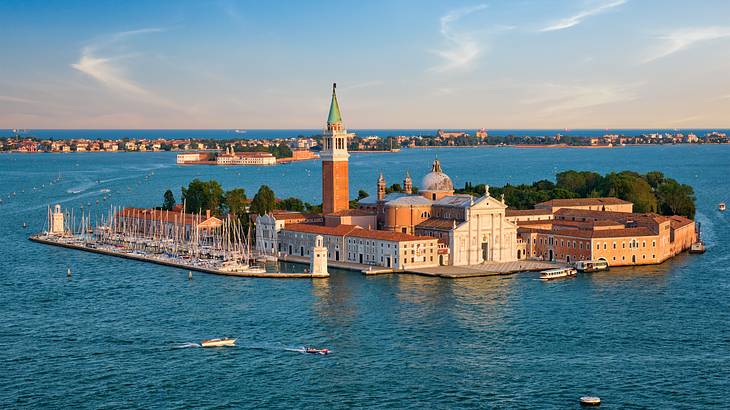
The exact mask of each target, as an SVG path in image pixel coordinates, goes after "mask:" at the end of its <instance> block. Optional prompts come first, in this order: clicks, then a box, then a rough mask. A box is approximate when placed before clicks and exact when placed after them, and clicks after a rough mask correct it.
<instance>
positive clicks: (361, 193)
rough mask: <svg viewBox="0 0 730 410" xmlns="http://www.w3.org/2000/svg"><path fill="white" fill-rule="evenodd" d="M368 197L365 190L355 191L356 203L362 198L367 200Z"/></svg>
mask: <svg viewBox="0 0 730 410" xmlns="http://www.w3.org/2000/svg"><path fill="white" fill-rule="evenodd" d="M369 196H370V194H368V193H367V192H366V191H365V190H363V189H361V190H359V191H357V200H358V201H359V200H361V199H363V198H367V197H369Z"/></svg>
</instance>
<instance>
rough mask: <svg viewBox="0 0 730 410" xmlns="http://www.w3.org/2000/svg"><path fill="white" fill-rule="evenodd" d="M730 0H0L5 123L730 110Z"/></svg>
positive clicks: (538, 116) (521, 121) (425, 124)
mask: <svg viewBox="0 0 730 410" xmlns="http://www.w3.org/2000/svg"><path fill="white" fill-rule="evenodd" d="M728 15H730V2H727V1H721V0H717V1H701V2H692V3H688V2H684V1H671V0H670V1H659V0H641V1H640V0H566V1H560V2H547V1H537V0H534V1H530V0H515V1H484V2H481V1H417V0H414V1H405V0H393V1H367V2H342V1H339V2H338V1H317V2H314V1H312V2H294V1H291V2H284V1H281V2H254V1H232V0H231V1H222V0H221V1H174V2H162V1H160V2H136V1H129V2H123V3H118V2H111V1H97V2H84V1H64V2H46V1H12V0H6V1H3V2H1V3H0V46H1V49H2V50H3V52H2V53H0V128H87V129H93V128H120V129H134V128H147V129H159V128H177V129H195V128H205V129H234V128H242V129H301V128H305V129H311V128H320V127H322V126H323V125H324V122H325V120H326V115H327V110H328V108H329V105H328V103H329V96H330V87H331V83H332V82H337V84H338V88H337V90H338V97H339V100H340V106H341V108H342V112H343V119H344V122H345V124H346V126H347V127H348V128H352V129H355V128H377V129H386V128H401V129H409V128H423V129H428V128H471V129H475V128H481V127H485V128H487V129H490V128H491V129H508V128H520V129H526V128H558V129H561V128H573V129H575V128H645V127H647V128H692V127H696V128H721V127H722V128H728V127H730V121H729V119H728V115H727V113H728V112H730V76H728V75H727V73H728V72H730V26H729V25H728V24H727V16H728Z"/></svg>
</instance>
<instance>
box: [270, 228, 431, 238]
mask: <svg viewBox="0 0 730 410" xmlns="http://www.w3.org/2000/svg"><path fill="white" fill-rule="evenodd" d="M283 230H284V231H291V232H302V233H312V234H317V235H330V236H351V237H354V238H366V239H379V240H383V241H393V242H404V241H428V240H436V238H433V237H431V236H420V235H410V234H407V233H401V232H393V231H376V230H370V229H363V228H360V227H359V226H355V225H337V226H324V225H310V224H291V225H287V226H286V227H285V228H284V229H283Z"/></svg>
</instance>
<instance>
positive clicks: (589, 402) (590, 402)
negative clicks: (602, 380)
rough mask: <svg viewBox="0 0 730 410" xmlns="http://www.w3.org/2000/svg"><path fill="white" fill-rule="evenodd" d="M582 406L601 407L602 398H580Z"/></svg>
mask: <svg viewBox="0 0 730 410" xmlns="http://www.w3.org/2000/svg"><path fill="white" fill-rule="evenodd" d="M580 404H581V406H600V405H601V398H600V397H596V396H583V397H581V398H580Z"/></svg>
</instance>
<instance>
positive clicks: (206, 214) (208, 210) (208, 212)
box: [205, 209, 210, 219]
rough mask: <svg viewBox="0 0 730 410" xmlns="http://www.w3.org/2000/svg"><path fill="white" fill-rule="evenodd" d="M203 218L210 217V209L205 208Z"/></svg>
mask: <svg viewBox="0 0 730 410" xmlns="http://www.w3.org/2000/svg"><path fill="white" fill-rule="evenodd" d="M205 219H210V209H206V210H205Z"/></svg>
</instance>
